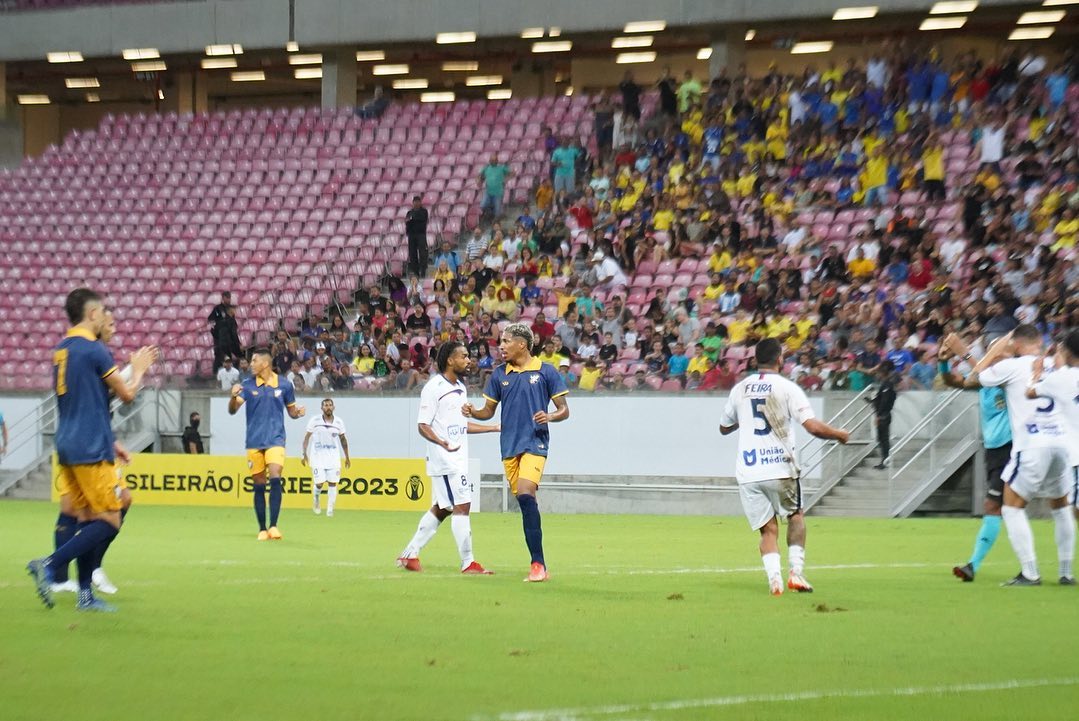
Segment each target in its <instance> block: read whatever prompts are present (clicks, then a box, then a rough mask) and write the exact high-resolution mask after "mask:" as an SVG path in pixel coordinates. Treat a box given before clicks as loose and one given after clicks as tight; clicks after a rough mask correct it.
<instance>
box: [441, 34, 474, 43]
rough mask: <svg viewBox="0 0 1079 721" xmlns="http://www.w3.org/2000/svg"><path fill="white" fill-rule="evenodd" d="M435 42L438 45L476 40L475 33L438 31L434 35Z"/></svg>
mask: <svg viewBox="0 0 1079 721" xmlns="http://www.w3.org/2000/svg"><path fill="white" fill-rule="evenodd" d="M435 42H436V43H437V44H439V45H455V44H457V43H474V42H476V33H474V32H465V33H439V34H438V35H436V36H435Z"/></svg>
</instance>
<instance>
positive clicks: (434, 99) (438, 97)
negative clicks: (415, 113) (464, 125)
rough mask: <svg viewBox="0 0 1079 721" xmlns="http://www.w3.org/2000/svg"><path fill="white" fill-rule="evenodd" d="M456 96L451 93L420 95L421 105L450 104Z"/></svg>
mask: <svg viewBox="0 0 1079 721" xmlns="http://www.w3.org/2000/svg"><path fill="white" fill-rule="evenodd" d="M456 99H457V96H456V95H454V94H453V93H451V92H442V93H420V102H421V103H452V102H453V101H454V100H456Z"/></svg>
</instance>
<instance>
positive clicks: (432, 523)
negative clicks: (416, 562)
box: [401, 511, 439, 558]
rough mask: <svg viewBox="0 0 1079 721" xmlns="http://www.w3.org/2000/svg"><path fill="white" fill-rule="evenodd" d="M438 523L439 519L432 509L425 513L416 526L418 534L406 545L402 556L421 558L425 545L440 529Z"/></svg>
mask: <svg viewBox="0 0 1079 721" xmlns="http://www.w3.org/2000/svg"><path fill="white" fill-rule="evenodd" d="M438 523H439V521H438V519H437V518H435V516H434V514H432V513H431V512H430V511H428V512H427V513H424V514H423V517H422V518H420V524H419V526H417V527H416V535H415V536H413V537H412V540H411V541H409V542H408V545H407V546H405V550H404V551H402V552H401V558H419V557H420V551H422V550H423V547H424V546H426V545H427V543H428V541H430V540H431V539H432V538H434V537H435V533H436V532H437V531H438Z"/></svg>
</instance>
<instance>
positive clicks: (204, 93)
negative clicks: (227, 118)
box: [181, 72, 210, 113]
mask: <svg viewBox="0 0 1079 721" xmlns="http://www.w3.org/2000/svg"><path fill="white" fill-rule="evenodd" d="M191 109H192V111H194V112H196V113H208V112H210V76H209V75H208V74H206V73H201V72H196V73H195V74H194V81H193V83H192V84H191ZM181 112H183V111H181Z"/></svg>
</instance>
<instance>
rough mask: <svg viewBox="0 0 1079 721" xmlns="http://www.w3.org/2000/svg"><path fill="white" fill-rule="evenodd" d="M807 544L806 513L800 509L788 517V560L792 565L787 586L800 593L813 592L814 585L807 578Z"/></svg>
mask: <svg viewBox="0 0 1079 721" xmlns="http://www.w3.org/2000/svg"><path fill="white" fill-rule="evenodd" d="M805 546H806V519H805V513H803V512H802V511H798V512H796V513H793V514H791V515H790V516H789V517H788V518H787V562H788V564H789V565H790V575H789V576H787V588H789V589H790V590H792V591H797V592H799V593H813V586H811V585H809V581H807V580H806V579H805V561H806V548H805Z"/></svg>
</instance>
